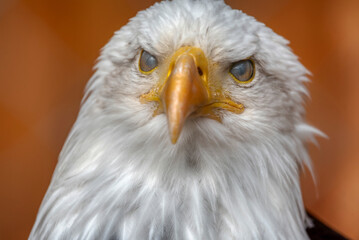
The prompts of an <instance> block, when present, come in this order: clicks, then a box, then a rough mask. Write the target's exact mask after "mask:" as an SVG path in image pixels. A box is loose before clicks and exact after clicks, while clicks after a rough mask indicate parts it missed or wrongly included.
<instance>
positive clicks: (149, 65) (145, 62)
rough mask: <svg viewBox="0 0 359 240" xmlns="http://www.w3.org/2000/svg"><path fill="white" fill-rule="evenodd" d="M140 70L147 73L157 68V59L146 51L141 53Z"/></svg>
mask: <svg viewBox="0 0 359 240" xmlns="http://www.w3.org/2000/svg"><path fill="white" fill-rule="evenodd" d="M140 65H141V69H142V71H145V72H148V71H151V70H152V69H154V68H155V67H156V66H157V59H156V58H155V57H154V56H152V55H151V54H149V53H148V52H146V51H143V52H142V56H141V63H140Z"/></svg>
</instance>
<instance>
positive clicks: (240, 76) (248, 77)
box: [229, 59, 254, 83]
mask: <svg viewBox="0 0 359 240" xmlns="http://www.w3.org/2000/svg"><path fill="white" fill-rule="evenodd" d="M229 74H230V75H231V76H232V77H233V78H234V80H236V81H237V82H239V83H249V82H251V81H252V80H253V78H254V62H253V61H252V60H251V59H245V60H240V61H238V62H235V63H233V64H232V66H231V68H230V70H229Z"/></svg>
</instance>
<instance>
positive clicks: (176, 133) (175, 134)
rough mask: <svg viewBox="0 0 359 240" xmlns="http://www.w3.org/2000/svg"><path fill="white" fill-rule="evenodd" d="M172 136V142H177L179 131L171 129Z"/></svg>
mask: <svg viewBox="0 0 359 240" xmlns="http://www.w3.org/2000/svg"><path fill="white" fill-rule="evenodd" d="M172 130H173V129H172ZM170 137H171V142H172V144H176V143H177V140H178V137H179V131H170Z"/></svg>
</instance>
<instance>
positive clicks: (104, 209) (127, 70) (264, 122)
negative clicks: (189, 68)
mask: <svg viewBox="0 0 359 240" xmlns="http://www.w3.org/2000/svg"><path fill="white" fill-rule="evenodd" d="M287 44H288V41H287V40H285V39H284V38H282V37H280V36H278V35H277V34H275V33H274V32H273V31H272V30H271V29H269V28H268V27H266V26H265V25H264V24H262V23H260V22H258V21H256V20H255V19H254V18H253V17H249V16H247V15H246V14H244V13H242V12H241V11H238V10H232V9H231V8H230V7H229V6H227V5H226V4H225V3H224V2H223V1H205V0H197V1H195V0H181V1H180V0H174V1H164V2H160V3H157V4H155V5H154V6H152V7H150V8H149V9H147V10H145V11H142V12H139V13H138V14H137V16H136V17H134V18H133V19H131V21H130V22H129V23H128V24H127V25H126V26H124V27H122V28H121V30H119V31H118V32H116V33H115V35H114V37H113V38H112V39H111V41H110V42H109V43H108V44H107V45H106V46H105V48H104V49H103V51H102V54H101V56H100V58H99V62H98V64H97V66H96V69H97V71H96V73H95V74H94V76H93V77H92V78H91V80H90V82H89V84H88V87H87V92H86V96H85V98H84V100H83V105H82V108H81V111H80V113H79V116H78V119H77V121H76V123H75V125H74V127H73V129H72V131H71V133H70V135H69V137H68V139H67V141H66V144H65V146H64V148H63V150H62V152H61V155H60V158H59V162H58V165H57V167H56V170H55V173H54V175H53V179H52V182H51V185H50V187H49V189H48V191H47V194H46V196H45V198H44V200H43V202H42V205H41V208H40V210H39V213H38V217H37V220H36V223H35V225H34V228H33V230H32V232H31V235H30V239H53V240H57V239H72V240H73V239H89V240H91V239H122V240H128V239H196V240H198V239H307V238H308V237H307V235H306V232H305V218H306V216H305V211H304V207H303V202H302V198H301V190H300V183H299V173H300V170H301V168H302V166H303V164H306V165H308V166H310V159H309V157H308V154H307V150H306V147H305V142H306V141H307V140H308V139H311V138H312V136H313V134H315V133H317V131H316V130H315V129H314V128H312V127H310V126H309V125H307V124H306V123H305V122H304V120H303V114H304V108H303V97H304V96H305V95H307V94H308V93H307V90H306V88H305V86H304V85H303V84H304V82H306V81H307V78H306V76H305V75H306V74H307V71H306V69H305V68H304V67H303V66H302V65H301V64H300V63H299V61H298V59H297V57H296V56H295V55H294V54H293V53H292V52H291V50H290V48H288V47H287ZM186 45H191V46H196V47H199V48H201V49H202V50H203V52H204V53H205V55H206V57H207V58H208V59H210V60H211V61H213V62H216V63H218V64H219V65H220V66H221V67H222V69H223V71H222V76H221V78H222V82H223V88H225V90H226V91H227V92H228V93H229V94H230V95H231V97H232V98H233V99H235V100H237V101H238V102H241V103H243V104H244V105H245V106H246V109H245V111H244V112H243V113H242V114H234V113H231V112H223V113H222V123H219V122H217V121H214V120H211V119H206V118H197V119H189V120H188V121H187V122H186V124H185V126H184V128H183V131H182V134H181V137H180V138H179V140H178V142H177V144H172V143H171V141H170V139H169V136H168V130H167V121H166V117H165V115H164V114H161V115H158V116H156V117H153V110H154V105H153V104H151V103H148V104H141V103H140V101H139V96H141V95H142V94H144V93H146V92H148V91H149V90H150V89H151V88H152V87H153V86H154V85H155V84H156V82H157V81H158V78H159V76H158V74H157V73H156V71H155V72H153V73H152V74H151V75H143V74H141V73H140V72H139V71H138V65H137V62H138V58H139V53H140V50H141V49H145V50H146V51H148V52H151V53H152V54H153V55H155V56H157V57H158V59H159V62H161V59H165V58H166V57H168V56H170V55H171V54H173V53H174V52H175V51H176V50H177V49H178V48H180V47H182V46H186ZM248 57H252V58H254V59H255V61H256V64H257V67H256V75H255V78H254V80H253V81H252V82H251V83H250V84H249V85H246V86H240V85H239V84H238V83H236V82H235V81H234V80H233V79H232V78H231V77H230V76H229V74H228V66H229V65H230V64H231V63H233V62H235V61H238V60H240V59H246V58H248Z"/></svg>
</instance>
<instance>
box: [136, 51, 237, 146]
mask: <svg viewBox="0 0 359 240" xmlns="http://www.w3.org/2000/svg"><path fill="white" fill-rule="evenodd" d="M214 85H215V84H214ZM217 85H218V84H217ZM141 101H142V102H143V103H145V102H150V101H156V102H158V103H159V105H158V109H157V110H156V112H155V113H154V115H157V114H159V113H162V112H165V113H166V115H167V120H168V127H169V132H170V136H171V141H172V143H173V144H175V143H176V142H177V139H178V137H179V136H180V133H181V130H182V128H183V125H184V123H185V121H186V119H187V118H188V117H189V116H201V117H209V118H212V119H215V120H217V121H220V117H219V116H218V115H217V114H216V112H215V111H213V110H214V109H218V108H222V109H226V110H229V111H231V112H234V113H241V112H243V110H244V107H243V105H242V104H240V103H239V104H238V103H235V102H234V101H232V100H231V99H230V98H229V97H228V96H225V94H224V93H223V92H222V91H221V89H218V87H214V86H210V85H209V83H208V61H207V59H206V57H205V55H204V53H203V51H202V50H201V49H200V48H195V47H182V48H180V49H178V50H177V51H176V52H175V53H174V55H173V56H172V58H171V60H170V63H169V66H168V71H167V74H166V79H164V80H162V81H160V82H159V83H158V85H157V86H156V87H155V88H153V89H152V90H151V91H150V92H149V93H147V94H144V95H142V96H141Z"/></svg>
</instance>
